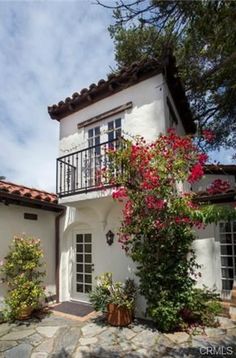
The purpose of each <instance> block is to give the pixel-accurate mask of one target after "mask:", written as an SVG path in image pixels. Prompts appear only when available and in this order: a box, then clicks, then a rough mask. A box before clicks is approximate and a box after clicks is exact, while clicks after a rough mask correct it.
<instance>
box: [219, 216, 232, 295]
mask: <svg viewBox="0 0 236 358" xmlns="http://www.w3.org/2000/svg"><path fill="white" fill-rule="evenodd" d="M219 230H220V254H221V279H222V290H223V291H231V290H232V287H233V283H234V277H235V276H236V221H228V222H220V224H219Z"/></svg>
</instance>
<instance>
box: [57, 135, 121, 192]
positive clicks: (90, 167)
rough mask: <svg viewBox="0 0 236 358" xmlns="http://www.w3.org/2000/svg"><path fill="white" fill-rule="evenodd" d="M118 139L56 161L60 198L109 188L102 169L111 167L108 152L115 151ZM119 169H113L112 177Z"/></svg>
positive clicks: (118, 144) (119, 142) (119, 143)
mask: <svg viewBox="0 0 236 358" xmlns="http://www.w3.org/2000/svg"><path fill="white" fill-rule="evenodd" d="M120 145H121V140H120V139H115V140H113V141H109V142H104V143H101V144H98V145H94V146H91V147H88V148H86V149H82V150H79V151H77V152H73V153H70V154H67V155H64V156H62V157H60V158H58V159H57V175H56V176H57V182H56V191H57V194H58V196H59V197H60V198H62V197H65V196H70V195H75V194H80V193H81V194H82V193H87V192H90V191H94V190H101V189H102V188H104V187H111V184H110V183H109V182H108V179H106V178H104V177H103V176H102V174H101V170H102V169H107V168H108V167H109V166H111V162H110V159H109V155H108V150H111V149H117V148H118V147H119V146H120ZM120 169H121V168H113V173H114V176H116V174H117V172H118V170H119V171H120Z"/></svg>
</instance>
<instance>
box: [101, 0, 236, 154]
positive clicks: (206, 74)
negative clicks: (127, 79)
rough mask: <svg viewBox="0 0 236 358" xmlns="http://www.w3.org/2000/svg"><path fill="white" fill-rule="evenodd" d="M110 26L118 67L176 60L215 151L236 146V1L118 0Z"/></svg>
mask: <svg viewBox="0 0 236 358" xmlns="http://www.w3.org/2000/svg"><path fill="white" fill-rule="evenodd" d="M97 2H98V3H99V4H101V5H103V6H105V7H106V8H109V9H112V10H113V17H114V19H115V23H114V24H113V25H111V26H110V27H109V31H110V34H111V37H112V38H113V40H114V44H115V59H116V61H117V67H118V69H119V68H121V67H123V66H126V65H129V64H130V63H132V62H133V61H137V60H139V59H143V58H149V57H158V58H159V59H160V60H162V59H163V58H164V56H165V55H166V53H167V51H169V49H171V50H172V51H173V52H174V53H175V56H176V59H177V65H178V68H179V72H180V76H181V78H182V79H183V81H184V84H185V88H186V91H187V95H188V98H189V100H190V103H191V106H192V111H193V113H194V117H195V119H197V120H199V124H200V128H205V129H208V128H211V129H212V130H213V131H214V132H215V140H214V141H213V142H212V143H211V145H210V148H211V149H215V148H219V147H220V146H221V145H223V146H225V147H232V146H235V144H236V121H235V117H236V21H235V14H236V2H235V1H230V0H228V1H226V0H212V1H204V0H199V1H184V0H178V1H173V0H170V1H161V0H130V1H123V0H118V2H117V3H116V5H112V6H109V5H106V4H102V3H101V2H100V1H99V0H98V1H97Z"/></svg>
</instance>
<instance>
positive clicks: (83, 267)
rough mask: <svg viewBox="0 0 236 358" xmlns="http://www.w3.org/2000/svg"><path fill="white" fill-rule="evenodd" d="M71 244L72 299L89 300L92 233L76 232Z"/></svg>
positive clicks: (91, 269)
mask: <svg viewBox="0 0 236 358" xmlns="http://www.w3.org/2000/svg"><path fill="white" fill-rule="evenodd" d="M73 246H74V250H73V251H74V254H73V277H72V299H75V300H79V301H85V302H89V292H90V291H91V290H92V284H93V249H92V234H91V233H89V232H84V233H76V234H75V235H74V245H73Z"/></svg>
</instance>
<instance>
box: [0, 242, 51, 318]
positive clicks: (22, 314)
mask: <svg viewBox="0 0 236 358" xmlns="http://www.w3.org/2000/svg"><path fill="white" fill-rule="evenodd" d="M42 257H43V252H42V250H41V248H40V240H38V239H34V238H29V237H25V236H22V237H14V239H13V243H12V245H11V246H10V251H9V253H8V255H7V256H6V257H5V260H4V262H2V265H1V268H0V272H1V274H2V282H3V283H5V284H7V286H8V293H7V296H6V298H5V306H6V308H5V310H4V315H5V318H6V319H8V320H9V319H11V320H12V319H21V320H23V319H27V318H29V317H30V315H31V314H32V312H33V310H35V309H38V308H39V307H40V306H41V301H42V299H43V298H44V297H45V296H44V287H43V286H42V278H43V276H45V271H42V270H41V267H42V265H43V264H42V262H41V259H42Z"/></svg>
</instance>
